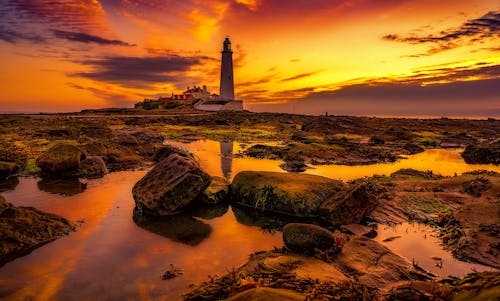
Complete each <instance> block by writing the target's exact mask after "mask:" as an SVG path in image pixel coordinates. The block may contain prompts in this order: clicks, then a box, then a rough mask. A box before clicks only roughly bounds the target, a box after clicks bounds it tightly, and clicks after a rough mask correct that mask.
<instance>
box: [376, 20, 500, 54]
mask: <svg viewBox="0 0 500 301" xmlns="http://www.w3.org/2000/svg"><path fill="white" fill-rule="evenodd" d="M498 37H500V12H498V11H490V12H488V13H487V14H485V15H484V16H482V17H480V18H477V19H472V20H469V21H467V22H465V23H463V24H462V25H461V26H459V27H458V28H452V29H448V30H443V31H441V32H439V33H438V34H428V35H399V34H388V35H385V36H383V37H382V39H383V40H386V41H393V42H402V43H409V44H435V45H436V46H434V47H433V48H431V49H430V50H429V51H428V52H427V55H430V54H435V53H438V52H441V51H445V50H449V49H453V48H457V47H459V46H462V45H465V44H467V43H474V42H478V41H482V40H486V39H491V38H498ZM419 56H422V55H413V56H411V57H419Z"/></svg>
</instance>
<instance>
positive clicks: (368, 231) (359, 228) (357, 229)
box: [340, 224, 377, 238]
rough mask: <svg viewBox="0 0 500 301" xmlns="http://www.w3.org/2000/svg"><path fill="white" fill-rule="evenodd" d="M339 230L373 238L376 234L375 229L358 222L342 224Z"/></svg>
mask: <svg viewBox="0 0 500 301" xmlns="http://www.w3.org/2000/svg"><path fill="white" fill-rule="evenodd" d="M340 230H341V231H342V232H344V233H348V234H352V235H359V236H364V237H368V238H374V237H376V236H377V231H376V230H375V229H373V228H369V227H366V226H363V225H360V224H349V225H343V226H341V227H340Z"/></svg>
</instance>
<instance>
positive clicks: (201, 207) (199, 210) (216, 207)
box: [185, 203, 229, 219]
mask: <svg viewBox="0 0 500 301" xmlns="http://www.w3.org/2000/svg"><path fill="white" fill-rule="evenodd" d="M228 210H229V204H228V203H222V204H200V203H195V204H193V205H192V206H190V207H188V208H186V210H185V211H186V213H187V214H189V215H191V216H194V217H199V218H202V219H214V218H217V217H221V216H223V215H224V214H226V213H227V211H228Z"/></svg>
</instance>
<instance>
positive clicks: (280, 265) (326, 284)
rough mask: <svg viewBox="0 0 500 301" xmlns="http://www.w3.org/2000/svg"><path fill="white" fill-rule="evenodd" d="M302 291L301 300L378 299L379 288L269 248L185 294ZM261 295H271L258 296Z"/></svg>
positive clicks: (217, 296)
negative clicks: (229, 271)
mask: <svg viewBox="0 0 500 301" xmlns="http://www.w3.org/2000/svg"><path fill="white" fill-rule="evenodd" d="M268 288H273V290H269V289H268ZM276 289H278V290H276ZM284 289H286V291H283V290H284ZM245 292H246V293H245ZM301 295H302V296H303V297H302V298H301V299H299V300H307V299H306V296H310V297H313V298H312V300H377V299H376V298H377V297H379V293H378V292H377V291H376V290H374V289H370V288H368V287H366V286H364V285H362V284H361V283H359V282H358V281H356V280H350V279H349V278H348V277H346V276H345V275H344V274H343V273H342V272H341V271H340V270H339V269H338V268H337V267H335V266H334V265H333V264H330V263H326V262H324V261H321V260H319V259H316V258H312V257H307V256H303V255H298V254H292V253H283V252H281V251H269V252H258V253H255V254H252V255H250V259H249V261H248V262H247V263H245V264H244V265H243V266H241V267H240V268H238V269H237V270H234V271H233V272H231V273H228V274H227V275H225V276H222V277H219V278H214V279H213V280H211V281H209V282H204V283H201V284H200V285H198V286H196V287H194V288H193V289H192V291H191V292H189V293H188V294H186V295H184V300H188V301H189V300H225V299H226V298H234V299H229V300H296V299H286V297H285V296H288V297H290V298H293V297H297V296H301ZM242 297H248V298H249V299H242ZM260 297H262V298H264V297H269V298H267V299H258V298H260Z"/></svg>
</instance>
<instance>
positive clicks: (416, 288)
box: [384, 272, 500, 301]
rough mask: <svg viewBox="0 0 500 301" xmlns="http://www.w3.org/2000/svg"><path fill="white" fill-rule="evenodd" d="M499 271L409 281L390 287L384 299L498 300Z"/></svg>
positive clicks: (499, 290)
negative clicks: (426, 280)
mask: <svg viewBox="0 0 500 301" xmlns="http://www.w3.org/2000/svg"><path fill="white" fill-rule="evenodd" d="M499 281H500V272H483V273H471V274H469V275H467V276H465V277H463V278H455V277H450V278H448V279H443V280H440V281H433V282H424V281H411V282H408V283H405V284H403V285H401V286H398V287H396V288H394V289H392V290H391V291H390V292H389V293H388V294H387V295H385V296H384V297H385V300H391V301H392V300H453V301H486V300H498V296H500V286H499V284H498V283H499Z"/></svg>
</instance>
